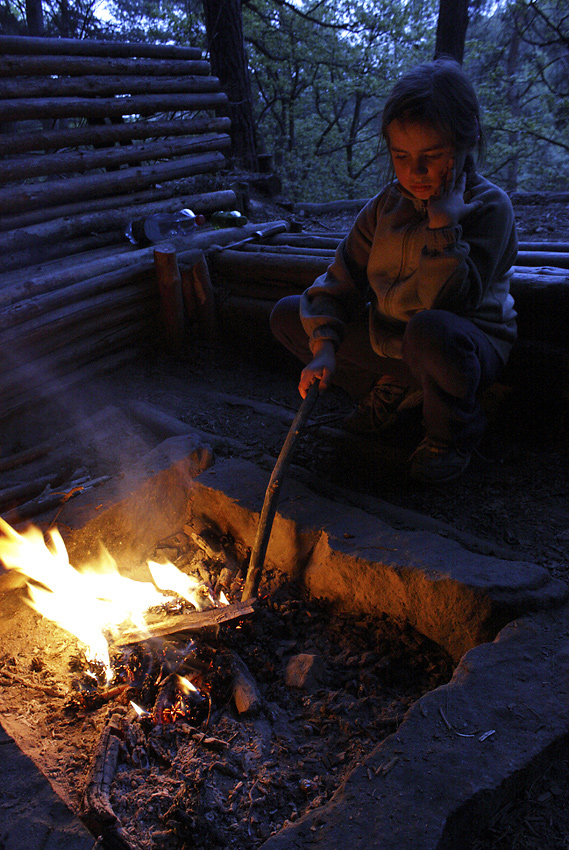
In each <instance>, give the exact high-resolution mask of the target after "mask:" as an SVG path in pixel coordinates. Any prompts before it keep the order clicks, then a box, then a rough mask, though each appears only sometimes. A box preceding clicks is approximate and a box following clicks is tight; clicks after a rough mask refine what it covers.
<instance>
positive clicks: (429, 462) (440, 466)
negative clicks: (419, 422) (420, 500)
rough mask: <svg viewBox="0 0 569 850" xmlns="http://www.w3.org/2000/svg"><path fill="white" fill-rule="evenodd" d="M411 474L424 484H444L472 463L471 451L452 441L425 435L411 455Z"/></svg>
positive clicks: (456, 476)
mask: <svg viewBox="0 0 569 850" xmlns="http://www.w3.org/2000/svg"><path fill="white" fill-rule="evenodd" d="M409 460H410V462H411V470H410V475H411V478H413V479H414V480H415V481H422V482H423V483H424V484H444V483H445V482H446V481H452V480H453V479H454V478H458V476H459V475H461V474H462V473H463V472H464V470H465V469H466V467H467V466H468V464H469V463H470V453H469V452H462V451H460V449H457V448H456V446H453V445H451V444H450V443H444V442H439V441H438V440H431V439H430V438H429V437H425V438H424V440H423V441H422V442H421V443H420V444H419V445H418V446H417V448H416V449H415V451H414V452H413V454H412V455H411V457H410V458H409Z"/></svg>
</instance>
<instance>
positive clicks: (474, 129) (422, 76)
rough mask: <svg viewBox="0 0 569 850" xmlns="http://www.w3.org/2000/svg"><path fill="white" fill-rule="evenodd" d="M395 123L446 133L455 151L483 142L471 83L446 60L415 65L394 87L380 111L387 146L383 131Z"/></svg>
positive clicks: (479, 148) (480, 149) (480, 150)
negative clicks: (421, 125) (397, 121)
mask: <svg viewBox="0 0 569 850" xmlns="http://www.w3.org/2000/svg"><path fill="white" fill-rule="evenodd" d="M395 119H397V120H399V121H401V122H402V123H403V124H407V123H421V124H423V123H425V124H429V125H430V126H431V127H434V128H436V129H437V130H441V131H443V132H444V133H448V135H449V137H450V139H451V140H452V142H453V144H454V145H455V146H456V148H457V149H458V150H462V151H466V152H471V151H474V150H475V149H477V151H478V157H479V158H480V157H481V155H482V153H483V150H484V138H483V135H482V129H481V126H480V106H479V105H478V98H477V96H476V92H475V91H474V87H473V86H472V83H471V82H470V80H469V79H468V77H467V76H466V74H465V73H464V71H463V69H462V67H461V66H460V65H459V64H458V62H456V61H455V60H454V59H451V58H450V57H441V58H440V59H435V60H434V61H433V62H425V63H424V64H423V65H417V67H416V68H413V69H412V70H411V71H408V72H407V73H406V74H404V75H403V76H402V77H401V79H400V80H399V81H398V82H397V83H396V84H395V86H394V87H393V90H392V92H391V94H390V95H389V97H388V98H387V101H386V102H385V106H384V108H383V116H382V122H381V132H382V135H383V137H384V139H385V140H386V142H387V144H388V146H389V138H388V133H387V128H388V126H389V124H390V123H391V122H392V121H394V120H395Z"/></svg>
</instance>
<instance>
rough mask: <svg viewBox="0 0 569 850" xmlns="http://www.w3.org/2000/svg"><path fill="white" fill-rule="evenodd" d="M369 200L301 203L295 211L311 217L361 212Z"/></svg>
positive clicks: (296, 205)
mask: <svg viewBox="0 0 569 850" xmlns="http://www.w3.org/2000/svg"><path fill="white" fill-rule="evenodd" d="M369 200H370V199H369V198H355V199H353V198H352V199H346V200H340V201H326V202H324V203H321V204H312V203H303V202H300V203H297V204H295V205H294V211H295V212H305V213H308V214H309V215H324V214H326V213H337V212H351V211H354V212H359V210H361V209H362V208H363V207H365V205H366V204H367V202H368V201H369Z"/></svg>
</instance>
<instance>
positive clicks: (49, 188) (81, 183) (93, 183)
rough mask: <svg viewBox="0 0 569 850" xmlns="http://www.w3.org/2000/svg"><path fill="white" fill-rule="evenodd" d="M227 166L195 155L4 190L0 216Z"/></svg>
mask: <svg viewBox="0 0 569 850" xmlns="http://www.w3.org/2000/svg"><path fill="white" fill-rule="evenodd" d="M224 165H225V157H224V156H223V154H222V153H220V152H217V151H214V152H213V153H209V154H194V155H193V156H189V157H184V158H182V159H178V160H176V161H175V162H172V163H169V162H167V163H158V164H155V165H149V166H145V167H142V168H123V169H120V170H119V171H114V172H111V173H108V174H97V175H86V176H83V177H72V178H69V179H67V180H53V181H49V182H47V183H36V184H33V183H32V184H23V185H20V186H17V187H11V188H8V189H1V190H0V212H1V213H8V212H9V213H14V212H17V211H20V210H24V209H30V208H31V207H40V206H50V205H54V204H56V203H60V202H61V203H67V202H69V201H77V200H79V199H80V198H83V197H86V196H87V197H90V196H95V197H98V196H101V195H110V194H114V193H117V192H126V191H130V190H133V191H134V190H136V189H139V188H147V187H148V186H150V185H153V184H154V183H160V182H162V181H164V180H175V179H177V178H180V177H188V176H189V175H191V174H203V173H206V172H209V171H218V170H219V169H220V168H222V167H223V166H224Z"/></svg>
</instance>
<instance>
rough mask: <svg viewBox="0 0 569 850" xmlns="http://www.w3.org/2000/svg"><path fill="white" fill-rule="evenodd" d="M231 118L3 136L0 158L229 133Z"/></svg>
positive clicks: (142, 121) (186, 119) (120, 125)
mask: <svg viewBox="0 0 569 850" xmlns="http://www.w3.org/2000/svg"><path fill="white" fill-rule="evenodd" d="M230 126H231V121H230V119H229V118H224V117H218V118H214V117H212V116H208V115H205V116H204V115H202V116H197V117H194V118H182V117H180V118H178V119H176V120H175V121H154V120H140V121H129V122H127V123H125V124H90V125H89V126H85V125H82V126H80V127H72V128H68V129H64V130H43V131H39V130H38V131H34V132H27V131H26V132H24V131H20V132H17V133H9V134H6V135H0V156H9V155H11V154H22V153H29V152H30V151H50V150H59V149H60V148H73V147H80V146H86V147H103V146H105V145H107V146H111V145H114V144H117V143H119V144H127V143H130V142H132V141H134V140H137V139H160V138H162V137H169V136H192V135H199V134H200V133H223V132H228V131H229V129H230Z"/></svg>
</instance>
